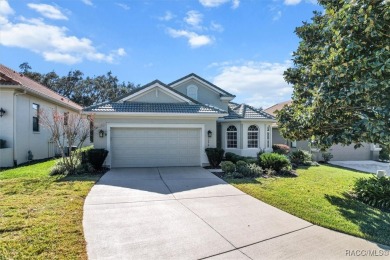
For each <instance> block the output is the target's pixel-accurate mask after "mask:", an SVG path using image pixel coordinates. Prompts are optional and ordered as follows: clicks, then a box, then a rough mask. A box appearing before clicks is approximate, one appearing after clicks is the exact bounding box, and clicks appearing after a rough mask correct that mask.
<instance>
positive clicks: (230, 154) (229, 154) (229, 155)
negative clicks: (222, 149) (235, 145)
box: [225, 152, 236, 161]
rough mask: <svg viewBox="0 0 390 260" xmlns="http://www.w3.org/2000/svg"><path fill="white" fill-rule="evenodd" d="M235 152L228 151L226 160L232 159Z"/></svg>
mask: <svg viewBox="0 0 390 260" xmlns="http://www.w3.org/2000/svg"><path fill="white" fill-rule="evenodd" d="M235 155H236V154H235V153H231V152H227V153H225V159H226V161H232V158H233V156H235Z"/></svg>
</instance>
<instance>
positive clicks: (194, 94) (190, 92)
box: [187, 85, 198, 100]
mask: <svg viewBox="0 0 390 260" xmlns="http://www.w3.org/2000/svg"><path fill="white" fill-rule="evenodd" d="M187 96H189V97H190V98H192V99H195V100H198V87H197V86H195V85H189V86H188V87H187Z"/></svg>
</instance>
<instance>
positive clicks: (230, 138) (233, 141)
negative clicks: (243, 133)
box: [226, 125, 237, 148]
mask: <svg viewBox="0 0 390 260" xmlns="http://www.w3.org/2000/svg"><path fill="white" fill-rule="evenodd" d="M226 147H227V148H237V128H236V127H235V126H234V125H231V126H229V127H228V128H227V130H226Z"/></svg>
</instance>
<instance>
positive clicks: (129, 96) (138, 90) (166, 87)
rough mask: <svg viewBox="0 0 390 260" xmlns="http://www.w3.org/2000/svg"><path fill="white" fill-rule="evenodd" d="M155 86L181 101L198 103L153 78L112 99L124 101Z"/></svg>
mask: <svg viewBox="0 0 390 260" xmlns="http://www.w3.org/2000/svg"><path fill="white" fill-rule="evenodd" d="M155 87H160V88H161V89H163V90H165V91H166V92H168V93H170V94H172V95H173V96H175V97H176V98H177V99H178V100H182V101H183V102H190V103H195V104H200V103H199V102H198V101H196V100H194V99H192V98H190V97H188V96H186V95H184V94H182V93H180V92H179V91H176V90H174V89H173V88H171V87H169V86H167V85H166V84H164V83H163V82H161V81H159V80H154V81H152V82H150V83H148V84H146V85H144V86H142V87H140V88H136V89H134V90H133V91H131V92H130V93H128V94H126V95H124V96H121V97H119V98H117V99H116V100H114V102H124V101H126V100H128V99H132V98H135V97H136V96H139V95H142V94H143V93H145V92H147V91H149V90H151V89H153V88H155Z"/></svg>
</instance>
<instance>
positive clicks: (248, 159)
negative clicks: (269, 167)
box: [244, 157, 257, 164]
mask: <svg viewBox="0 0 390 260" xmlns="http://www.w3.org/2000/svg"><path fill="white" fill-rule="evenodd" d="M244 161H245V162H246V163H247V164H253V163H254V164H257V159H256V158H253V157H248V158H245V159H244Z"/></svg>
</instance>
